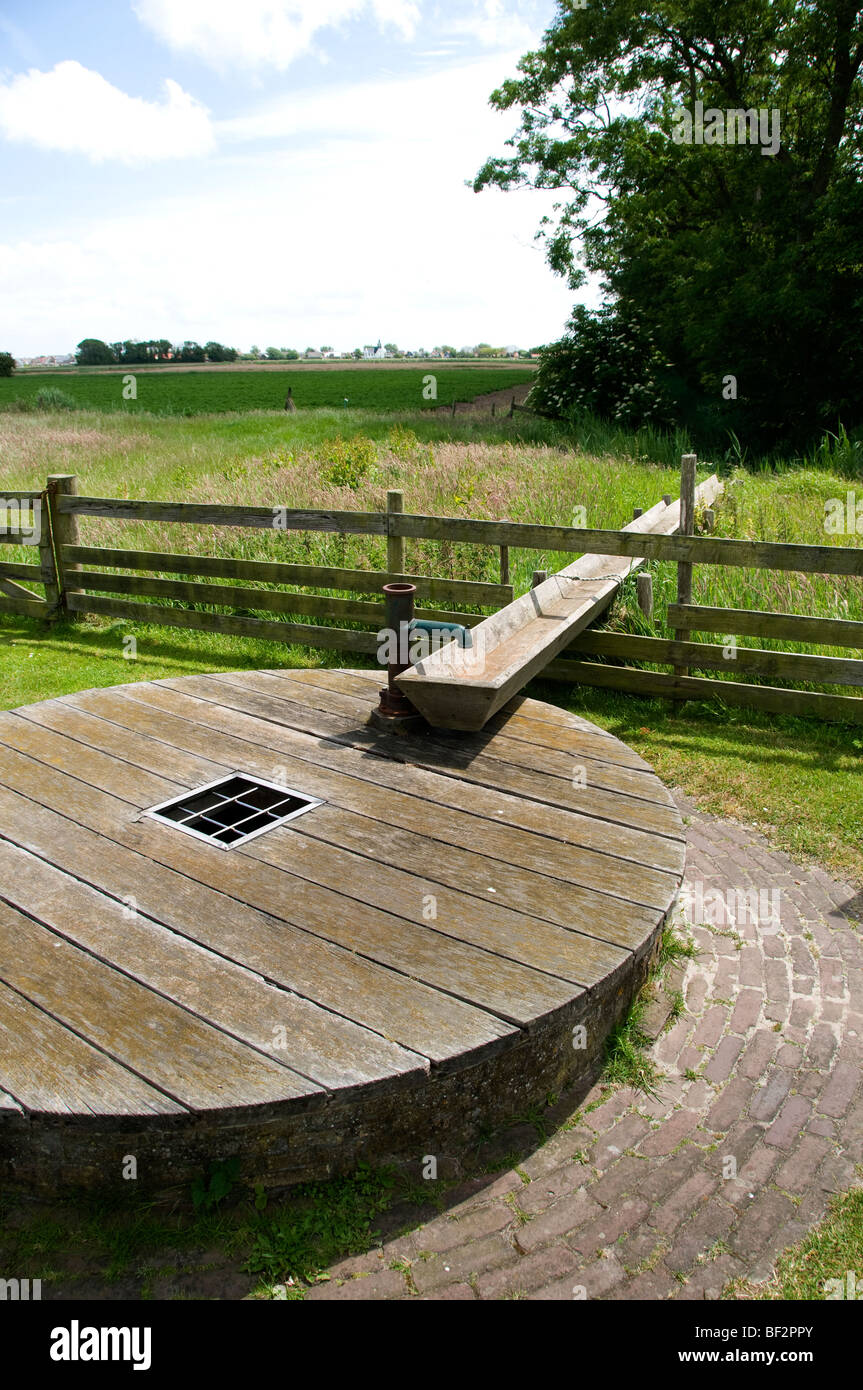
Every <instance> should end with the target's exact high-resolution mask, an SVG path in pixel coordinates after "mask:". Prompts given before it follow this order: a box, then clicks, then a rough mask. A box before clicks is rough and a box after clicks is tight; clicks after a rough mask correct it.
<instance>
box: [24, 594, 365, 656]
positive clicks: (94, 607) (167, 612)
mask: <svg viewBox="0 0 863 1390" xmlns="http://www.w3.org/2000/svg"><path fill="white" fill-rule="evenodd" d="M69 609H70V611H71V612H75V613H107V614H109V615H110V616H112V617H115V618H126V619H128V621H129V622H135V623H144V624H147V623H155V624H158V625H159V626H160V627H184V628H194V629H197V630H198V631H201V632H225V633H228V634H230V635H232V636H234V637H258V638H260V639H262V640H264V641H268V642H284V643H285V644H287V645H292V644H294V643H296V644H298V645H300V646H308V647H318V648H335V649H336V650H338V651H351V652H362V653H364V654H365V655H367V656H372V655H374V654H375V652H376V651H377V648H378V643H377V638H376V637H375V634H374V633H373V632H349V631H347V630H343V629H341V628H335V627H317V626H312V625H311V624H304V623H279V622H267V621H265V620H264V619H262V618H238V617H235V616H234V615H233V614H229V613H195V612H192V611H190V610H189V609H186V608H159V607H158V606H157V605H156V604H155V603H128V602H126V601H125V600H123V599H110V598H101V597H99V596H97V595H95V594H70V595H69ZM37 616H38V615H37Z"/></svg>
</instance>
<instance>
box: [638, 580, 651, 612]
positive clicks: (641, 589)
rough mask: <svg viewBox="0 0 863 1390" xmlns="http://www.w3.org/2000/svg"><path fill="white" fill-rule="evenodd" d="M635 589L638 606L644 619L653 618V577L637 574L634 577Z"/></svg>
mask: <svg viewBox="0 0 863 1390" xmlns="http://www.w3.org/2000/svg"><path fill="white" fill-rule="evenodd" d="M635 589H636V593H637V595H638V606H639V608H640V609H641V611H642V613H643V614H644V616H645V618H652V617H653V575H652V574H644V573H642V574H637V575H636V577H635Z"/></svg>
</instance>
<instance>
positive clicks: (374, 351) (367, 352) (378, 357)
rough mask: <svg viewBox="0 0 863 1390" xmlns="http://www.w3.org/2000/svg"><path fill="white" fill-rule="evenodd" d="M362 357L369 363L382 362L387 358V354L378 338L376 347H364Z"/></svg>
mask: <svg viewBox="0 0 863 1390" xmlns="http://www.w3.org/2000/svg"><path fill="white" fill-rule="evenodd" d="M363 357H364V358H365V359H366V361H369V362H382V361H383V359H384V358H385V357H389V353H388V352H387V350H386V348H385V347H384V346H383V345H382V343H381V340H380V338H378V345H377V347H368V346H366V347H364V348H363Z"/></svg>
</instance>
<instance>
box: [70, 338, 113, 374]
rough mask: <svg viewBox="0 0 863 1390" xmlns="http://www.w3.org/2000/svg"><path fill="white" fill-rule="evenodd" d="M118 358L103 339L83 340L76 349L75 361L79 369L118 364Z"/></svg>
mask: <svg viewBox="0 0 863 1390" xmlns="http://www.w3.org/2000/svg"><path fill="white" fill-rule="evenodd" d="M116 360H117V358H116V357H115V355H114V353H113V352H112V351H111V349H110V348H109V347H108V344H107V343H103V342H102V339H101V338H82V339H81V342H80V343H79V344H78V346H77V348H76V349H75V361H76V362H77V363H78V366H79V367H104V366H107V365H108V364H109V363H112V362H116Z"/></svg>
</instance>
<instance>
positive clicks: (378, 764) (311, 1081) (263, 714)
mask: <svg viewBox="0 0 863 1390" xmlns="http://www.w3.org/2000/svg"><path fill="white" fill-rule="evenodd" d="M379 685H380V676H378V675H376V674H375V673H374V672H348V671H324V670H307V671H274V672H240V673H234V674H230V675H216V676H193V677H185V678H180V679H172V680H167V681H158V682H155V683H148V684H138V685H129V686H122V687H115V688H112V689H104V690H90V691H84V692H82V693H80V694H76V695H71V696H67V697H65V698H62V699H55V700H49V701H46V702H44V703H42V704H38V705H31V706H27V707H25V708H22V709H19V710H16V711H13V712H11V713H6V714H2V715H0V882H2V885H3V886H2V889H0V1171H2V1172H3V1173H4V1174H5V1176H6V1177H7V1178H17V1179H20V1180H22V1181H26V1182H28V1183H30V1184H33V1185H36V1186H39V1185H48V1186H50V1185H55V1184H57V1183H62V1182H64V1181H68V1182H76V1183H80V1182H89V1183H94V1184H106V1185H108V1184H111V1183H112V1182H119V1180H120V1174H121V1166H122V1161H123V1158H124V1156H125V1155H134V1156H135V1157H136V1158H137V1160H138V1177H139V1180H143V1181H144V1182H151V1183H153V1184H156V1185H164V1184H165V1183H166V1182H169V1181H172V1180H176V1181H186V1180H187V1179H188V1177H189V1176H190V1175H191V1173H192V1172H193V1171H196V1170H198V1169H199V1168H200V1167H201V1166H202V1165H203V1164H205V1163H206V1162H208V1161H211V1160H215V1159H218V1158H224V1157H227V1156H229V1155H231V1154H235V1153H236V1154H239V1155H241V1156H242V1157H243V1159H244V1168H245V1171H246V1173H247V1174H248V1175H250V1176H252V1177H254V1178H256V1179H259V1180H261V1181H264V1182H273V1183H276V1182H290V1181H295V1180H300V1179H304V1178H308V1177H310V1176H313V1175H314V1176H323V1175H324V1174H326V1173H328V1172H332V1171H335V1170H337V1169H344V1168H346V1167H350V1166H351V1165H352V1164H353V1163H354V1162H355V1161H356V1159H357V1158H358V1157H366V1158H376V1157H383V1156H391V1155H410V1154H413V1155H416V1156H417V1158H419V1157H420V1156H422V1155H423V1154H441V1153H445V1152H447V1151H448V1146H454V1145H458V1144H459V1143H462V1142H464V1141H465V1140H466V1139H468V1138H469V1137H470V1136H471V1134H475V1133H476V1130H477V1127H478V1125H479V1124H480V1123H494V1122H495V1121H496V1120H501V1119H503V1118H505V1117H507V1116H509V1115H511V1114H513V1113H514V1112H517V1111H518V1110H519V1108H520V1107H521V1106H526V1105H527V1104H529V1103H531V1102H532V1101H534V1100H536V1099H537V1098H541V1097H542V1096H543V1095H544V1094H545V1092H546V1091H547V1090H549V1089H551V1088H553V1087H554V1086H559V1085H561V1084H563V1083H565V1082H567V1081H570V1080H572V1079H573V1078H574V1077H577V1076H580V1075H581V1074H584V1075H585V1077H587V1076H588V1074H589V1073H591V1071H592V1069H593V1067H594V1064H595V1062H596V1058H597V1057H598V1055H599V1053H600V1051H601V1046H602V1041H603V1039H604V1037H605V1034H606V1033H607V1031H608V1028H609V1027H610V1026H611V1023H612V1022H613V1021H614V1018H615V1017H616V1016H617V1015H619V1013H620V1012H621V1010H622V1009H623V1008H624V1007H625V1005H626V1004H627V1003H628V1001H629V999H630V997H631V995H632V992H633V991H634V989H635V988H637V986H638V984H639V983H640V981H641V979H642V978H643V974H644V971H645V969H646V965H647V961H648V957H649V953H650V950H651V947H652V945H653V944H654V942H655V939H656V935H657V932H658V929H659V927H660V926H661V924H662V922H663V920H664V919H665V917H666V915H667V914H668V912H669V910H670V908H671V907H672V904H673V901H674V899H675V896H676V893H677V890H678V887H679V885H680V881H681V878H682V873H683V864H684V839H683V828H682V825H681V821H680V818H679V816H678V813H677V811H676V809H675V807H674V805H673V802H672V800H671V797H670V795H669V794H668V792H667V791H666V790H665V788H664V787H663V786H662V785H661V783H660V782H659V781H658V779H657V778H656V776H655V775H654V774H653V772H652V771H651V769H650V768H649V767H648V765H647V764H646V763H644V762H643V760H642V759H641V758H640V757H638V756H637V755H636V754H635V753H634V752H632V751H631V750H630V749H628V748H627V747H625V745H623V744H621V743H620V742H619V741H618V740H616V739H614V738H612V737H611V736H609V735H608V734H606V733H604V732H603V731H601V730H599V729H597V728H595V727H594V726H593V725H591V724H589V723H587V722H586V721H584V720H581V719H579V718H577V717H575V716H573V715H568V714H566V713H564V712H563V711H561V710H559V709H556V708H553V707H551V706H547V705H544V704H539V703H537V702H536V701H533V700H525V699H522V698H521V697H519V698H517V699H515V700H513V701H512V702H511V703H510V705H509V706H508V707H507V709H506V710H504V711H502V712H501V713H499V714H498V715H496V716H495V717H494V718H493V719H492V720H491V721H490V723H489V724H488V725H487V726H486V728H485V729H484V730H483V731H482V732H481V733H477V734H470V735H458V736H447V735H442V734H437V735H435V734H429V735H427V736H416V737H413V738H409V739H405V738H395V737H393V736H391V735H386V734H382V733H379V732H377V731H375V730H373V729H371V728H369V727H367V725H366V722H365V721H366V719H367V717H368V714H369V711H370V709H371V707H372V704H373V703H374V701H375V698H376V694H377V689H378V686H379ZM579 766H580V767H582V768H583V769H584V779H585V780H586V785H585V786H579V785H574V776H573V774H574V771H575V769H576V768H577V767H579ZM240 771H241V772H245V773H247V774H249V775H253V776H258V777H261V778H263V779H265V780H267V781H273V780H284V782H286V784H287V785H288V786H289V787H292V788H295V789H297V790H299V791H301V792H303V793H306V794H308V795H310V796H313V797H317V798H320V799H321V801H322V802H323V803H324V804H323V805H321V806H319V807H317V808H315V809H314V810H312V811H310V812H309V813H308V814H306V815H304V816H301V817H300V818H299V819H297V820H296V821H293V822H290V823H289V824H286V825H283V826H280V827H278V828H276V829H273V830H271V831H269V832H268V833H266V834H264V835H261V836H260V837H259V838H257V839H254V840H250V841H249V842H247V843H246V844H243V845H241V846H240V847H238V848H235V849H230V850H224V849H221V848H219V847H217V846H215V845H211V844H207V843H205V842H203V841H198V840H195V839H193V838H192V837H190V836H188V835H186V834H183V833H182V832H179V831H177V830H175V829H174V828H172V827H168V826H164V825H161V824H159V823H157V822H155V821H153V820H152V819H150V818H144V817H143V816H142V812H144V811H145V810H146V809H148V808H150V807H152V806H154V805H156V804H158V803H161V802H164V801H166V800H168V799H169V798H171V797H172V796H175V795H180V794H181V793H182V792H184V791H186V790H188V789H190V788H194V787H197V786H201V785H204V784H206V783H210V782H213V781H215V780H217V779H218V778H220V777H222V776H225V775H228V774H231V773H234V772H240ZM575 780H576V781H577V780H578V779H575ZM580 1023H583V1024H584V1025H585V1027H586V1030H587V1039H588V1042H587V1046H586V1048H585V1049H582V1050H576V1049H574V1048H573V1045H572V1030H573V1027H574V1026H575V1025H576V1024H580Z"/></svg>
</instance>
